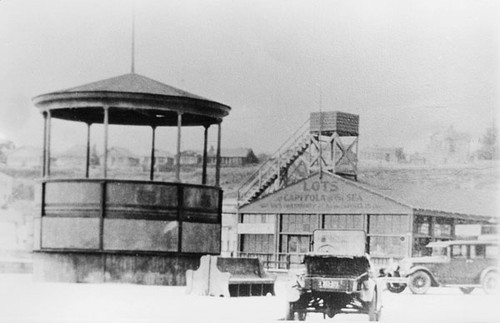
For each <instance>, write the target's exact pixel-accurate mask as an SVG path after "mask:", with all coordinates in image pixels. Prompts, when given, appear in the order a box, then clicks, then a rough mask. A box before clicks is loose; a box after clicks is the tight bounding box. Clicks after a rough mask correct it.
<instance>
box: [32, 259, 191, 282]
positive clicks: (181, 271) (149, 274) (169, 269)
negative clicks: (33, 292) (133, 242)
mask: <svg viewBox="0 0 500 323" xmlns="http://www.w3.org/2000/svg"><path fill="white" fill-rule="evenodd" d="M200 257H201V255H168V256H164V255H161V256H160V255H143V254H140V255H137V254H136V255H124V254H108V253H68V252H49V253H48V252H35V253H34V254H33V258H34V259H33V260H34V261H33V278H34V280H35V281H44V282H67V283H132V284H143V285H168V286H184V285H186V271H187V270H188V269H191V270H196V269H198V267H199V265H200Z"/></svg>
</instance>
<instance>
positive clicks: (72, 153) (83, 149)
mask: <svg viewBox="0 0 500 323" xmlns="http://www.w3.org/2000/svg"><path fill="white" fill-rule="evenodd" d="M89 158H90V160H89V163H90V165H91V166H94V165H98V164H99V157H98V156H97V152H96V148H95V146H93V147H92V149H91V150H90V156H89ZM56 159H57V167H59V168H65V169H70V168H81V167H84V166H85V163H86V159H87V146H85V145H76V146H73V147H71V148H70V149H68V150H65V151H63V152H61V153H59V154H57V155H56Z"/></svg>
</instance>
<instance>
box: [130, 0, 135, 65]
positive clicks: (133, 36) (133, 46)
mask: <svg viewBox="0 0 500 323" xmlns="http://www.w3.org/2000/svg"><path fill="white" fill-rule="evenodd" d="M131 51H132V55H131V60H132V62H131V65H132V66H131V72H132V73H135V1H134V0H132V48H131Z"/></svg>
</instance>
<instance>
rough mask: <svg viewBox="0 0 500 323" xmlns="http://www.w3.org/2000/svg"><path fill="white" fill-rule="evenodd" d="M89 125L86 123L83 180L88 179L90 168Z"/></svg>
mask: <svg viewBox="0 0 500 323" xmlns="http://www.w3.org/2000/svg"><path fill="white" fill-rule="evenodd" d="M90 125H91V123H90V122H89V123H87V153H86V158H85V178H89V168H90Z"/></svg>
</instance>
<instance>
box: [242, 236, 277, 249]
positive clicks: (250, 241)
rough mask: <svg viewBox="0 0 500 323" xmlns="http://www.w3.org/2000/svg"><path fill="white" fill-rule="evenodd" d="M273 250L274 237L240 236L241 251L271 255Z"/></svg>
mask: <svg viewBox="0 0 500 323" xmlns="http://www.w3.org/2000/svg"><path fill="white" fill-rule="evenodd" d="M273 250H274V235H272V234H244V235H242V251H243V252H249V253H272V252H273Z"/></svg>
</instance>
